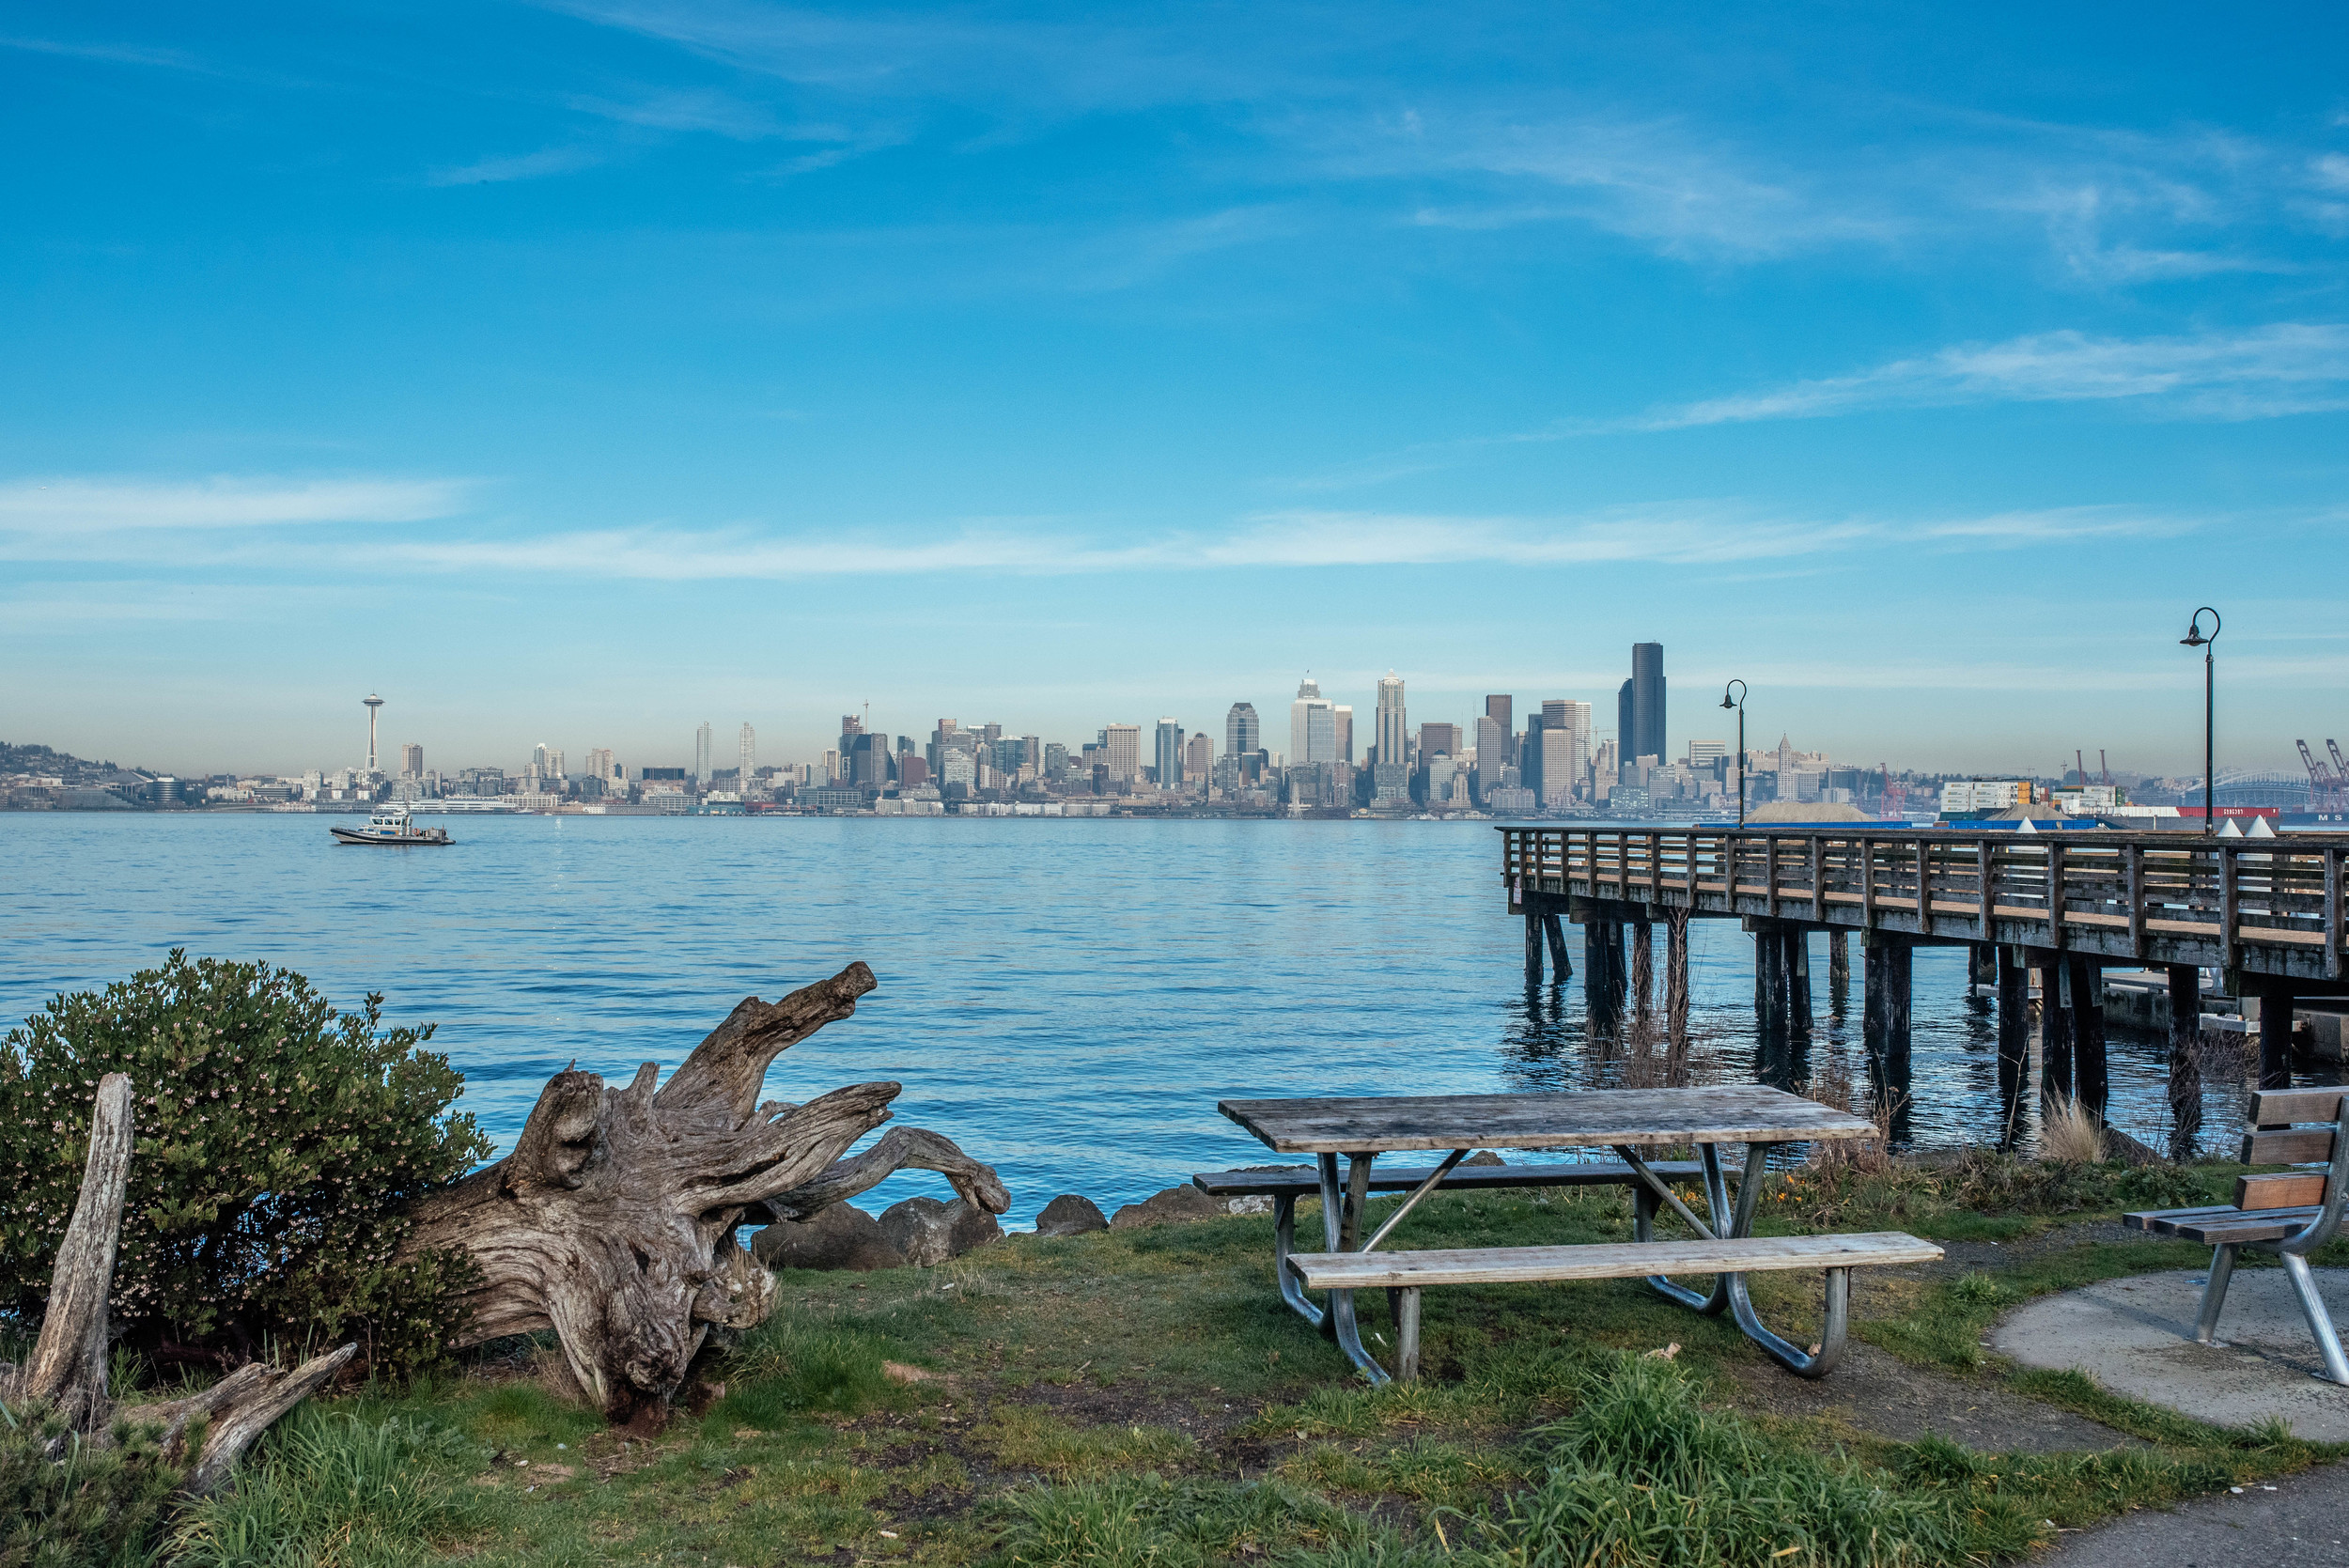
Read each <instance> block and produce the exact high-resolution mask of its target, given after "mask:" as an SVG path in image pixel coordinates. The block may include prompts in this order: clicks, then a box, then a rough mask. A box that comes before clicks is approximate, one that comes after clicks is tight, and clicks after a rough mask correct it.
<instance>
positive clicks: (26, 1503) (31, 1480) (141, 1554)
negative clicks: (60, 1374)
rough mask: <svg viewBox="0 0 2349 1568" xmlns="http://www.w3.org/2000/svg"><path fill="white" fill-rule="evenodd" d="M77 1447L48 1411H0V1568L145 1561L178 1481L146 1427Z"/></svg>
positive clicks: (124, 1567) (134, 1566) (89, 1567)
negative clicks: (107, 1439)
mask: <svg viewBox="0 0 2349 1568" xmlns="http://www.w3.org/2000/svg"><path fill="white" fill-rule="evenodd" d="M111 1436H113V1438H114V1442H113V1444H112V1446H111V1447H110V1446H107V1445H104V1444H92V1443H86V1442H84V1441H83V1440H82V1439H81V1438H79V1437H76V1436H73V1435H72V1434H71V1433H70V1432H69V1431H68V1430H67V1429H66V1424H65V1422H64V1421H61V1420H59V1419H58V1418H57V1416H56V1415H55V1414H54V1412H51V1411H47V1410H43V1409H40V1408H39V1407H38V1406H28V1405H16V1406H13V1407H9V1406H0V1568H139V1565H143V1564H146V1563H149V1562H152V1561H154V1560H155V1556H156V1551H157V1548H158V1547H159V1545H161V1543H162V1539H163V1526H164V1524H165V1523H166V1521H167V1518H168V1515H169V1512H170V1507H171V1497H172V1493H173V1491H174V1490H175V1489H177V1488H178V1486H179V1470H178V1469H177V1468H175V1467H172V1466H169V1465H166V1464H165V1463H163V1455H162V1453H161V1452H160V1451H159V1450H158V1449H157V1447H156V1433H155V1431H154V1429H153V1428H152V1427H134V1426H132V1425H131V1424H130V1423H129V1422H127V1421H117V1422H116V1423H115V1428H114V1431H113V1433H112V1434H111Z"/></svg>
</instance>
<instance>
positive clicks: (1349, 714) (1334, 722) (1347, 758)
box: [1330, 703, 1354, 763]
mask: <svg viewBox="0 0 2349 1568" xmlns="http://www.w3.org/2000/svg"><path fill="white" fill-rule="evenodd" d="M1330 734H1331V735H1332V736H1334V737H1335V743H1336V745H1337V749H1338V750H1337V760H1338V761H1340V762H1348V763H1350V762H1352V761H1353V760H1354V708H1353V706H1352V705H1351V704H1348V703H1340V704H1338V706H1335V707H1333V708H1331V709H1330Z"/></svg>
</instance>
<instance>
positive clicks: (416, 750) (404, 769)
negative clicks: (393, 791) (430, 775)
mask: <svg viewBox="0 0 2349 1568" xmlns="http://www.w3.org/2000/svg"><path fill="white" fill-rule="evenodd" d="M399 776H400V777H401V778H403V779H421V778H423V777H424V748H423V747H421V746H402V747H401V748H400V749H399Z"/></svg>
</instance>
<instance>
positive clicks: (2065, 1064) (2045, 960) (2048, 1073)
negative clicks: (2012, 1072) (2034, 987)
mask: <svg viewBox="0 0 2349 1568" xmlns="http://www.w3.org/2000/svg"><path fill="white" fill-rule="evenodd" d="M2037 956H2038V960H2039V1095H2040V1098H2041V1099H2043V1100H2045V1101H2047V1102H2049V1103H2053V1102H2054V1100H2055V1099H2056V1098H2057V1096H2059V1095H2061V1097H2063V1098H2064V1099H2067V1100H2068V1099H2070V1098H2071V1097H2072V1092H2073V1086H2072V999H2071V994H2070V993H2071V989H2072V977H2071V966H2070V965H2068V964H2066V963H2065V962H2064V961H2063V959H2062V958H2061V955H2057V954H2053V953H2042V954H2040V955H2037Z"/></svg>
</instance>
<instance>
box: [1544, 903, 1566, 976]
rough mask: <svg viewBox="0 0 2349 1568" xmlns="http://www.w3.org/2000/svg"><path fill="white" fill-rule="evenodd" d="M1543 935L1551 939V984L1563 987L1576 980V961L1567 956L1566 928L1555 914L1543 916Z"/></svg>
mask: <svg viewBox="0 0 2349 1568" xmlns="http://www.w3.org/2000/svg"><path fill="white" fill-rule="evenodd" d="M1542 934H1543V935H1544V936H1546V937H1548V939H1549V983H1550V984H1551V985H1553V986H1563V985H1564V984H1565V983H1566V982H1567V981H1569V980H1572V979H1573V978H1574V960H1573V959H1572V958H1569V957H1568V956H1566V928H1565V924H1564V923H1563V922H1562V921H1561V920H1559V918H1558V916H1557V915H1556V913H1555V912H1552V913H1550V914H1546V915H1544V916H1542Z"/></svg>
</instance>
